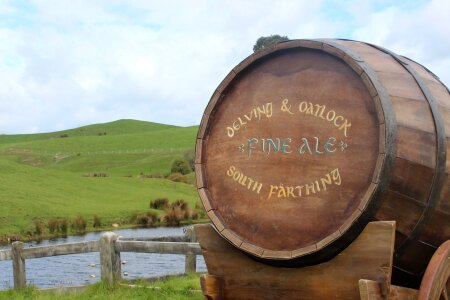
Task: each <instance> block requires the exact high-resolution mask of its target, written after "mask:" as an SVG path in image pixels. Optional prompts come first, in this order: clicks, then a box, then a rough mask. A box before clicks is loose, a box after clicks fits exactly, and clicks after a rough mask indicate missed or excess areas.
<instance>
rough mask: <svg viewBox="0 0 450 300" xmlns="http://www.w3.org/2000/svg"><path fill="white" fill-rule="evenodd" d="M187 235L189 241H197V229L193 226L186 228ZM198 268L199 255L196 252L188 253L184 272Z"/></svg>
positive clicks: (190, 271)
mask: <svg viewBox="0 0 450 300" xmlns="http://www.w3.org/2000/svg"><path fill="white" fill-rule="evenodd" d="M186 236H187V237H188V242H191V243H194V242H196V241H197V239H196V237H195V231H194V228H193V227H192V226H190V227H188V228H187V229H186ZM196 270H197V256H196V255H195V254H187V255H186V260H185V263H184V272H185V273H192V272H195V271H196Z"/></svg>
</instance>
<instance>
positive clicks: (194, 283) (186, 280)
mask: <svg viewBox="0 0 450 300" xmlns="http://www.w3.org/2000/svg"><path fill="white" fill-rule="evenodd" d="M199 276H200V275H199V274H190V275H188V276H183V277H177V278H172V279H168V280H164V281H157V282H153V283H145V282H137V283H135V284H133V285H132V286H129V285H127V284H125V283H122V284H117V285H116V286H114V287H108V286H106V285H105V284H103V283H101V282H100V283H96V284H93V285H92V286H89V287H88V288H87V289H86V290H85V291H82V292H76V293H60V292H49V291H47V292H43V291H38V290H36V289H34V288H32V287H29V288H26V289H24V290H22V291H14V290H9V291H6V292H0V299H8V300H21V299H42V300H47V299H67V300H69V299H70V300H78V299H149V300H150V299H155V300H164V299H167V300H188V299H189V300H194V299H199V300H200V299H204V298H203V294H202V293H201V292H200V279H199Z"/></svg>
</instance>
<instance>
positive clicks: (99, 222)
mask: <svg viewBox="0 0 450 300" xmlns="http://www.w3.org/2000/svg"><path fill="white" fill-rule="evenodd" d="M92 226H93V227H94V228H96V227H101V226H102V219H100V217H99V216H98V215H94V218H93V219H92Z"/></svg>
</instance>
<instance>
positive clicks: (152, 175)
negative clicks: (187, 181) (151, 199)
mask: <svg viewBox="0 0 450 300" xmlns="http://www.w3.org/2000/svg"><path fill="white" fill-rule="evenodd" d="M139 177H140V178H164V175H163V174H161V173H158V172H156V173H151V174H144V172H141V174H139Z"/></svg>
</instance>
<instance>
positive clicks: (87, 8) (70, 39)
mask: <svg viewBox="0 0 450 300" xmlns="http://www.w3.org/2000/svg"><path fill="white" fill-rule="evenodd" d="M332 2H333V3H334V4H336V3H337V2H335V1H332ZM11 3H14V2H11ZM329 3H330V2H329V1H328V2H327V1H295V0H280V1H268V0H262V1H237V0H232V1H208V0H198V1H138V0H133V1H118V0H114V1H106V0H104V1H88V0H79V1H60V0H53V1H49V0H45V1H44V0H36V1H33V2H32V4H33V5H32V6H31V7H25V8H23V7H21V8H17V7H15V8H14V7H13V6H11V5H4V6H0V19H2V17H3V16H9V17H11V16H13V17H14V18H13V19H15V20H16V21H15V22H16V23H15V24H13V25H11V24H6V23H2V22H0V132H6V133H13V132H29V131H52V130H57V129H64V128H70V127H75V126H80V125H85V124H90V123H96V122H107V121H112V120H115V119H119V118H136V119H142V120H148V121H155V122H162V123H169V124H175V125H193V124H198V123H199V122H200V119H201V115H202V113H203V110H204V108H205V106H206V104H207V102H208V101H209V98H210V96H211V94H212V93H213V91H214V89H215V88H216V87H217V85H218V84H219V83H220V81H221V80H222V79H223V78H224V77H225V76H226V74H227V73H228V72H229V71H230V70H231V69H232V68H233V67H234V66H235V65H236V64H237V63H239V62H240V61H241V60H242V59H244V58H245V57H246V56H247V55H249V54H251V52H252V46H253V44H254V42H255V41H256V39H257V38H258V37H260V36H263V35H269V34H281V35H288V36H289V37H290V38H316V37H353V38H361V39H363V40H366V41H369V42H374V43H376V44H380V45H381V46H385V47H387V48H389V49H392V50H394V51H396V52H398V53H399V54H405V55H407V56H410V57H411V58H412V59H415V60H418V61H419V62H422V63H424V64H425V65H427V66H430V68H431V69H432V70H435V71H436V73H438V75H440V76H441V77H443V79H445V80H446V81H447V82H449V81H450V78H449V76H450V75H449V71H447V70H448V69H449V68H448V64H449V63H450V62H449V55H448V53H450V51H449V44H448V43H449V41H450V38H449V29H448V28H447V27H448V26H447V27H446V26H444V25H445V24H444V22H445V18H446V17H447V16H448V15H449V13H448V4H446V3H445V2H444V1H442V3H434V2H433V3H428V4H424V5H423V6H420V7H418V8H417V9H413V10H411V9H410V10H408V11H404V10H402V8H399V7H395V6H394V7H387V8H385V9H382V10H380V11H378V12H376V13H371V7H372V6H371V5H372V2H371V1H365V2H363V3H362V4H361V5H359V6H355V5H353V3H351V2H349V1H347V2H344V4H343V5H344V6H343V7H342V8H341V9H342V10H343V11H347V13H348V14H349V15H350V16H351V17H350V18H349V19H345V18H342V17H341V18H338V17H336V16H330V14H329V13H328V12H326V11H325V8H327V7H329V5H328V4H329ZM442 7H445V9H442ZM446 9H447V11H446ZM436 14H437V15H436ZM361 15H363V16H364V17H361ZM358 16H359V17H358ZM433 19H435V21H433ZM417 20H421V21H420V25H418V24H417V23H415V22H417ZM349 28H351V30H349ZM346 31H347V32H346ZM345 32H346V33H345Z"/></svg>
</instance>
